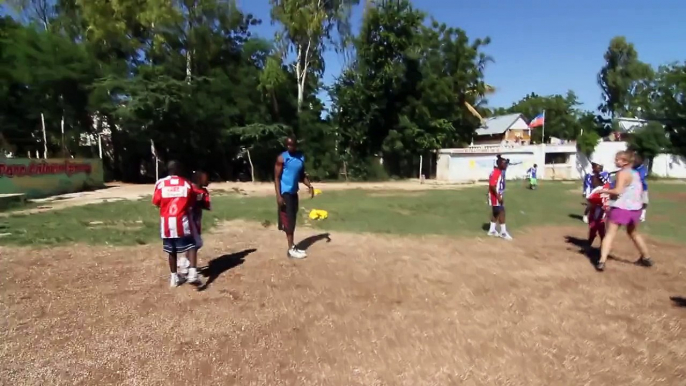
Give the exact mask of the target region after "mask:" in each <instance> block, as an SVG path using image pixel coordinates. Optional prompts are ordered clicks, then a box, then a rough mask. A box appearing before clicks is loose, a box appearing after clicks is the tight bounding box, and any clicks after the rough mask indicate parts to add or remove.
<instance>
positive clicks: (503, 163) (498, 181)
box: [488, 158, 512, 240]
mask: <svg viewBox="0 0 686 386" xmlns="http://www.w3.org/2000/svg"><path fill="white" fill-rule="evenodd" d="M496 164H497V167H496V168H494V169H493V171H492V172H491V175H490V176H489V181H488V206H490V207H491V216H492V217H491V226H490V228H489V229H488V235H489V236H499V237H501V238H503V239H505V240H512V236H510V234H509V233H507V227H506V226H505V204H504V201H503V193H505V170H507V165H508V164H509V162H508V159H506V158H498V159H497V161H496ZM498 225H500V233H498V230H497V229H496V227H497V226H498Z"/></svg>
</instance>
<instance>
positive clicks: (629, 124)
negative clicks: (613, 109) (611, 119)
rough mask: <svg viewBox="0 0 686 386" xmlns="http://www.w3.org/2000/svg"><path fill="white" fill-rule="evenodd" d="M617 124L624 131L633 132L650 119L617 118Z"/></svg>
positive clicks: (626, 132)
mask: <svg viewBox="0 0 686 386" xmlns="http://www.w3.org/2000/svg"><path fill="white" fill-rule="evenodd" d="M616 121H617V126H618V128H619V130H620V131H621V132H622V133H625V134H633V133H634V132H635V131H636V130H637V129H640V128H641V127H643V126H645V125H647V124H648V121H646V120H645V119H640V118H617V119H616Z"/></svg>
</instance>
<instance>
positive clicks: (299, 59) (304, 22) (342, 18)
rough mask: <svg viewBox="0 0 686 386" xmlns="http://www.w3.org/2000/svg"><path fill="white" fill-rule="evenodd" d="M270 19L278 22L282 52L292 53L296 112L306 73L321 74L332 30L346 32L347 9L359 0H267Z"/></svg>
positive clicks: (345, 33) (301, 102)
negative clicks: (295, 83)
mask: <svg viewBox="0 0 686 386" xmlns="http://www.w3.org/2000/svg"><path fill="white" fill-rule="evenodd" d="M269 2H270V4H271V6H272V8H271V16H272V20H273V21H275V22H278V23H279V24H280V25H281V29H280V30H279V31H278V32H277V34H276V40H277V42H279V43H281V48H282V51H281V54H282V55H283V57H284V58H287V57H288V56H289V54H294V55H295V62H294V64H293V67H294V70H295V77H296V82H297V90H298V94H297V95H298V113H300V112H301V111H302V108H303V103H304V100H305V87H306V86H307V84H308V83H307V78H308V76H316V77H318V78H319V77H321V75H322V73H323V71H324V61H323V58H322V55H323V53H324V51H325V50H326V49H327V46H331V45H335V44H336V40H335V39H334V35H333V34H334V32H338V34H339V35H340V36H347V35H348V34H349V32H350V24H349V21H350V12H351V8H352V6H354V5H356V4H359V0H269Z"/></svg>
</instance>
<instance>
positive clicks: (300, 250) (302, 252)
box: [295, 248, 307, 257]
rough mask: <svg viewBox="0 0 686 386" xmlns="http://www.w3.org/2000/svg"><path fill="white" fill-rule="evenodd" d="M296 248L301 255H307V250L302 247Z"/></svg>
mask: <svg viewBox="0 0 686 386" xmlns="http://www.w3.org/2000/svg"><path fill="white" fill-rule="evenodd" d="M295 250H296V251H297V252H298V253H300V254H301V255H303V256H304V257H307V252H305V251H303V250H302V249H298V248H295Z"/></svg>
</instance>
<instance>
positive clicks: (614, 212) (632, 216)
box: [607, 208, 641, 225]
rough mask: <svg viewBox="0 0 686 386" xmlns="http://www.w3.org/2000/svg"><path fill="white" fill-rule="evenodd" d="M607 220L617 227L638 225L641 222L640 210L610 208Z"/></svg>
mask: <svg viewBox="0 0 686 386" xmlns="http://www.w3.org/2000/svg"><path fill="white" fill-rule="evenodd" d="M607 219H608V220H609V221H610V222H611V223H613V224H617V225H631V224H633V225H638V223H639V222H640V221H641V209H639V210H628V209H621V208H610V213H609V214H608V216H607Z"/></svg>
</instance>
